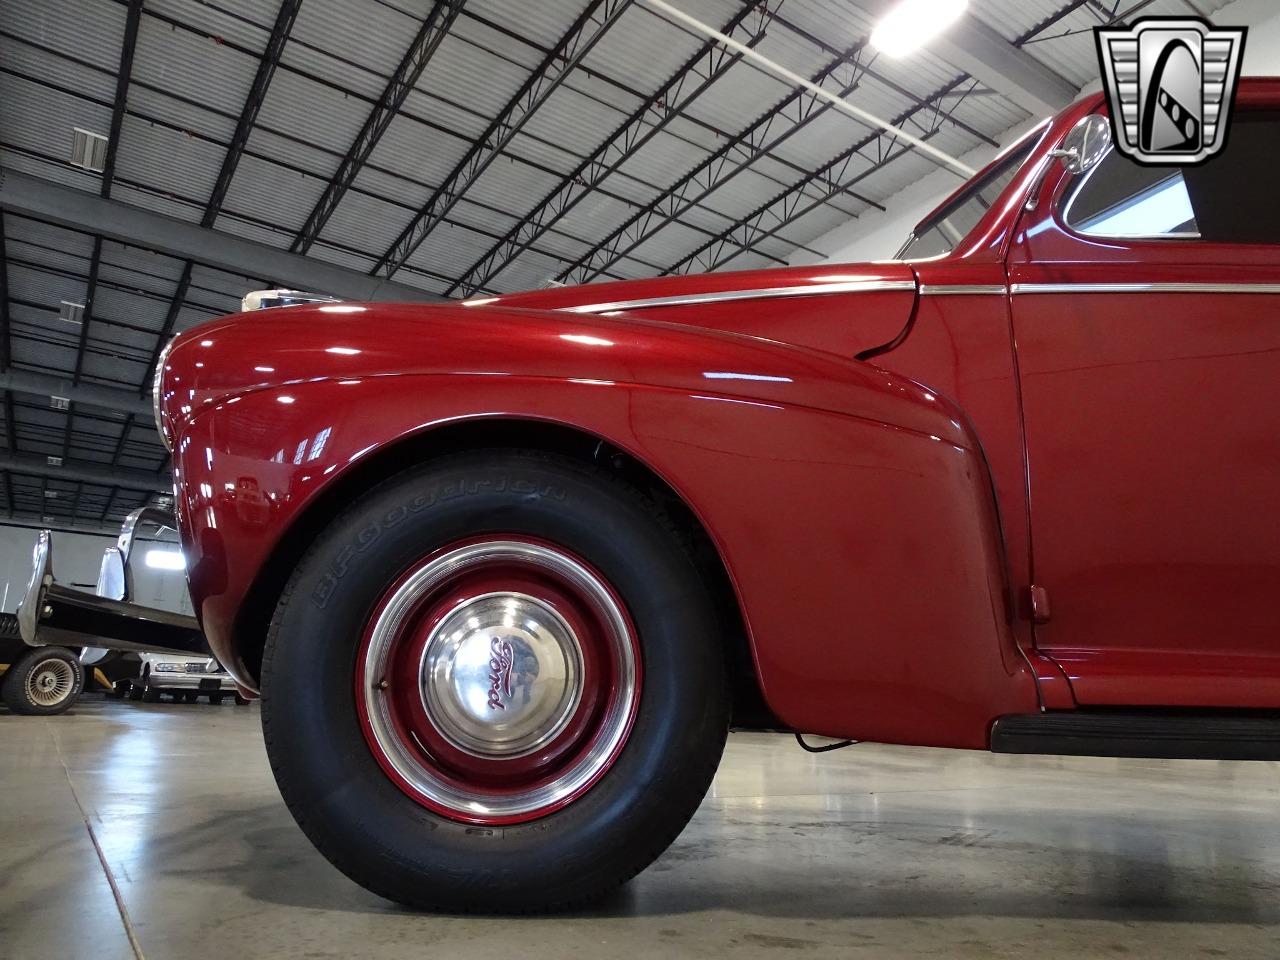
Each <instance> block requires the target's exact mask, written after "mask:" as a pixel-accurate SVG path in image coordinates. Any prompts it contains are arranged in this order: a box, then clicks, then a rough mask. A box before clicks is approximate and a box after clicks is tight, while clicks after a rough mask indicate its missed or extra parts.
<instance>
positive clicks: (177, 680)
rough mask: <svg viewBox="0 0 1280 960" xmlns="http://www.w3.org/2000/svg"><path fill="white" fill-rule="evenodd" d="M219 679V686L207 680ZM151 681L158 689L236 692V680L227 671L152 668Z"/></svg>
mask: <svg viewBox="0 0 1280 960" xmlns="http://www.w3.org/2000/svg"><path fill="white" fill-rule="evenodd" d="M210 680H214V681H217V687H214V686H213V684H211V683H208V682H207V681H210ZM149 681H150V683H151V686H153V687H155V688H156V689H157V690H199V691H201V692H203V693H209V692H215V693H216V692H218V691H221V692H223V693H235V692H236V691H237V689H238V688H237V687H236V682H235V681H234V680H232V679H231V675H230V674H227V673H183V672H182V671H156V670H152V671H151V674H150V677H149Z"/></svg>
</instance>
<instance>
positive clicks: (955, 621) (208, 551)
mask: <svg viewBox="0 0 1280 960" xmlns="http://www.w3.org/2000/svg"><path fill="white" fill-rule="evenodd" d="M503 324H510V325H509V326H508V327H507V331H508V333H509V334H510V338H509V339H508V342H507V344H506V348H505V350H502V351H499V350H497V349H496V348H495V347H494V346H493V345H492V344H491V343H490V342H489V340H490V338H491V337H496V336H497V333H496V331H495V330H494V329H492V328H491V329H484V328H485V327H486V326H487V324H486V322H485V321H482V320H480V318H479V317H478V316H477V318H476V327H477V328H480V329H478V330H477V329H473V334H472V335H471V336H464V335H463V334H462V333H460V332H458V331H452V332H451V336H449V337H445V338H442V339H441V340H440V341H439V342H438V344H437V347H438V349H437V350H436V363H435V369H434V370H432V369H424V368H423V364H424V363H426V361H424V360H423V359H422V358H415V357H405V358H404V362H403V364H402V366H404V367H408V368H410V372H401V373H398V374H391V373H383V372H379V373H372V374H371V373H368V372H367V371H368V369H369V368H368V367H359V368H357V367H356V366H355V365H354V364H353V365H351V366H349V367H348V368H347V370H346V371H345V372H344V375H342V376H340V377H334V376H332V374H330V375H329V376H320V375H319V374H318V372H317V371H316V370H315V369H312V370H306V367H307V364H308V363H309V362H313V361H314V359H315V358H314V357H312V358H311V360H307V359H306V358H305V357H304V356H303V354H304V353H306V350H305V349H304V346H303V345H301V344H299V343H298V342H297V341H296V340H295V341H293V342H287V341H285V342H282V345H281V346H279V347H278V348H276V349H273V350H271V351H269V352H262V353H260V355H259V359H260V362H259V363H258V364H257V365H258V366H274V367H276V368H277V369H276V371H275V372H276V373H279V372H280V368H282V367H284V368H286V369H289V370H290V372H292V373H293V374H294V375H293V376H288V377H287V378H286V379H285V381H284V382H278V383H274V384H270V385H258V384H250V385H249V386H247V387H242V388H240V389H239V390H236V389H228V388H216V387H211V386H209V384H208V381H205V386H204V388H203V389H202V388H201V387H200V382H201V381H200V378H199V377H198V376H196V375H195V374H196V373H197V372H198V370H202V369H206V368H194V367H193V366H191V364H193V363H195V362H205V361H194V360H191V359H190V355H191V354H194V353H196V352H197V351H210V352H208V353H200V354H199V355H201V356H206V357H213V356H214V353H213V351H215V349H216V345H217V343H218V342H219V341H222V342H223V343H224V344H225V342H226V339H227V335H228V331H226V330H223V331H221V332H218V331H211V332H209V334H208V335H207V336H205V337H203V339H206V340H213V341H214V343H215V346H212V347H199V346H198V344H199V342H200V341H196V347H195V349H193V350H191V351H187V352H186V355H185V356H184V355H183V354H176V355H175V365H174V369H173V371H172V373H173V374H175V375H176V377H178V378H181V377H190V378H191V380H192V381H193V382H194V384H195V385H196V389H195V390H194V391H193V394H194V395H192V396H190V397H188V398H187V399H188V400H189V401H195V404H196V409H195V410H194V411H193V413H192V414H191V415H188V416H186V417H185V418H184V419H181V423H180V427H179V429H178V432H177V434H176V437H175V439H176V441H177V444H178V449H177V476H178V477H179V481H180V488H181V494H182V496H181V501H180V505H179V506H180V520H181V525H182V532H183V540H184V544H185V545H186V547H187V550H188V553H189V561H190V563H191V567H190V570H189V576H190V580H191V587H192V594H193V599H194V600H195V602H196V604H197V609H198V610H199V612H200V616H201V619H202V622H203V624H204V627H205V630H206V633H207V634H208V636H209V639H210V643H211V645H212V646H213V647H214V649H215V650H216V652H217V653H218V654H219V656H220V658H221V659H222V660H223V662H224V663H227V664H228V665H229V666H232V667H233V669H238V668H237V660H236V657H235V644H236V637H235V629H236V621H237V615H238V613H239V607H240V604H241V603H242V602H243V599H244V597H245V595H246V594H247V592H248V591H249V589H250V587H251V586H252V584H253V582H254V578H255V577H256V575H257V573H258V571H260V570H261V569H263V566H264V564H266V562H267V560H268V558H269V557H270V555H271V551H272V550H273V549H274V548H275V546H276V545H277V544H278V543H279V542H280V540H281V538H282V537H283V536H284V535H285V533H286V532H287V531H288V530H289V529H290V528H291V526H292V524H293V523H295V522H297V520H298V518H299V517H300V516H302V515H303V514H304V513H305V512H306V510H307V508H308V506H309V505H310V504H312V503H314V502H316V498H318V497H319V496H321V494H322V492H323V491H324V490H326V489H327V488H328V487H329V485H330V484H332V483H335V482H338V481H339V480H340V479H341V478H342V477H344V476H345V475H346V474H347V473H348V471H351V470H354V469H357V468H358V467H359V465H360V461H361V460H362V459H364V458H367V457H372V456H378V455H380V451H382V450H385V449H391V448H393V447H394V445H396V444H398V443H400V442H403V441H405V440H406V439H407V438H410V437H421V436H422V435H424V434H428V435H429V433H430V431H432V430H436V429H439V428H441V427H443V426H446V425H457V424H459V423H465V422H467V421H472V420H481V419H495V418H499V419H508V420H516V421H544V422H553V423H556V424H560V425H563V426H566V427H570V428H572V429H575V430H578V431H581V432H583V433H585V434H588V435H590V436H593V437H598V438H600V439H601V440H605V441H607V442H608V443H610V444H612V445H614V446H616V447H617V448H618V449H620V450H623V451H626V452H627V453H629V454H630V455H631V456H633V457H635V458H636V459H637V460H639V461H640V462H641V463H643V464H645V465H646V466H647V467H648V468H649V469H650V470H652V471H653V472H654V473H656V474H657V475H658V476H659V477H661V478H662V479H663V480H664V481H665V482H666V483H667V484H669V485H670V487H671V488H672V489H673V490H674V491H675V492H676V493H677V495H679V496H680V497H681V498H682V499H683V500H684V501H685V503H686V504H687V505H688V506H689V508H690V509H691V510H692V511H693V513H694V514H695V515H696V516H697V517H698V518H699V520H700V521H701V522H702V523H703V525H704V526H705V528H706V530H707V532H708V534H709V535H710V537H711V539H712V541H713V542H714V544H715V545H716V548H717V550H718V551H719V553H720V556H721V558H722V560H723V562H724V565H725V568H726V570H727V572H728V574H729V576H730V579H731V581H732V583H733V585H734V587H735V590H736V591H737V595H738V598H739V601H740V604H741V608H742V612H743V617H744V620H745V622H746V624H747V627H748V631H749V635H750V641H751V644H752V650H753V652H754V655H755V658H756V662H757V666H758V669H759V673H760V678H761V683H762V687H763V690H764V693H765V697H766V699H767V701H768V703H769V705H770V707H771V708H772V709H773V710H774V712H775V713H776V714H777V716H778V717H779V718H780V719H781V720H782V721H783V722H785V723H787V724H789V725H791V726H793V727H795V728H797V729H802V730H808V731H812V732H817V733H829V734H832V735H846V736H856V737H860V738H863V739H876V740H886V741H893V742H915V743H939V744H952V745H957V746H983V745H985V740H986V735H987V730H988V729H989V725H990V722H991V720H992V719H994V717H996V716H998V715H1000V714H1003V713H1014V712H1020V711H1024V710H1028V709H1034V704H1035V693H1034V689H1033V682H1032V680H1031V679H1030V676H1029V675H1028V673H1027V671H1026V669H1025V666H1024V664H1023V662H1022V660H1021V658H1020V656H1019V654H1018V652H1017V651H1016V649H1015V648H1014V646H1013V643H1012V641H1011V639H1010V637H1009V633H1008V630H1007V623H1006V609H1005V608H1006V604H1005V598H1004V592H1003V591H1004V584H1003V577H1002V569H1001V559H1000V556H1001V555H1000V543H999V533H998V529H997V525H996V520H995V514H994V507H993V504H992V502H991V494H990V486H989V480H988V478H987V475H986V471H985V469H984V466H983V463H982V458H981V455H980V452H979V451H977V449H976V447H975V445H974V441H973V438H972V437H970V436H969V435H968V434H967V433H966V431H965V429H964V427H963V426H962V424H963V422H964V421H963V417H962V416H961V415H960V414H959V412H958V411H955V410H953V409H950V408H949V407H948V405H947V404H946V403H945V402H944V401H940V400H938V399H936V398H934V397H933V396H932V395H930V394H929V392H928V391H927V390H925V389H924V388H921V387H919V386H918V385H916V384H913V383H911V382H910V381H907V380H902V379H900V378H896V377H893V376H892V375H889V374H885V373H884V372H883V371H878V370H876V369H875V368H872V367H868V366H865V365H859V364H854V363H847V364H842V363H839V362H837V361H832V360H830V359H828V358H825V357H822V356H820V355H815V354H810V353H809V352H807V351H798V350H793V349H791V348H786V347H782V346H781V345H776V344H771V343H767V342H761V341H756V340H749V339H746V338H739V337H725V336H723V335H719V334H707V335H706V336H703V335H701V333H700V332H699V331H691V330H688V329H683V330H680V331H670V330H669V329H661V328H660V326H661V325H648V324H645V325H635V326H636V327H639V328H640V329H639V331H638V335H637V332H636V330H635V329H627V328H628V326H629V325H626V324H616V325H608V324H593V325H592V326H590V327H589V328H585V327H583V326H582V325H581V324H580V323H577V324H574V325H572V326H569V325H566V324H565V323H564V321H563V320H560V319H559V318H556V321H555V322H553V323H550V324H548V325H546V326H540V325H537V324H535V325H534V326H535V327H536V328H538V329H540V331H541V333H540V336H541V337H542V338H544V339H543V340H541V341H540V340H539V339H538V338H537V337H534V338H533V339H532V340H531V341H527V342H526V341H523V340H520V338H519V337H518V336H517V335H516V334H517V332H518V331H519V324H516V323H514V322H512V321H511V318H509V317H508V318H503ZM655 327H659V329H655ZM298 333H299V336H301V332H300V331H298ZM436 333H437V334H439V333H440V331H439V329H437V330H436ZM565 333H567V334H568V338H566V337H564V336H561V334H565ZM628 334H631V335H628ZM548 336H550V337H554V340H555V342H554V343H548V342H547V341H546V339H545V338H547V337H548ZM597 341H608V342H607V343H604V342H597ZM277 342H280V341H277ZM361 343H362V341H361V340H358V339H355V338H354V337H353V336H352V335H350V334H349V335H348V336H346V337H345V338H344V339H343V340H342V341H341V342H338V341H336V340H333V341H332V342H331V345H333V346H339V347H344V348H345V349H346V350H361V351H362V352H361V353H337V354H329V356H330V357H336V358H337V359H336V360H335V361H332V362H330V364H329V366H330V367H333V366H337V365H339V364H341V363H344V362H346V361H348V360H358V359H360V358H362V357H364V356H365V354H364V352H363V350H364V347H363V346H360V344H361ZM619 347H621V348H622V349H617V348H619ZM312 349H322V348H312ZM381 350H382V348H381V347H378V348H374V347H370V352H371V353H373V352H381ZM469 354H473V355H474V359H473V361H472V363H471V364H469V365H468V364H467V363H466V362H465V360H464V358H465V357H466V356H467V355H469ZM712 361H716V362H715V364H714V365H712ZM468 366H469V367H470V369H467V368H468ZM414 367H416V369H413V368H414ZM304 371H305V372H304ZM361 371H364V372H361ZM706 373H714V374H736V375H737V376H721V377H706V376H703V375H704V374H706ZM179 382H180V381H179ZM464 493H465V491H451V490H424V491H423V498H422V504H423V507H424V508H425V507H427V506H429V505H430V504H431V503H433V502H435V501H436V500H438V499H440V498H442V497H447V496H456V495H462V494H464ZM535 493H537V492H535ZM400 519H403V518H398V517H387V518H384V525H386V526H389V525H392V524H394V523H396V522H398V521H399V520H400ZM379 532H380V530H374V529H371V530H370V531H369V532H368V534H367V537H368V539H369V540H372V539H376V537H377V536H378V534H379ZM359 547H360V544H355V545H353V549H359ZM302 602H310V603H317V604H321V605H323V604H325V603H328V602H330V598H329V597H328V596H327V595H326V592H325V587H324V583H323V582H321V583H318V584H316V585H313V587H312V588H311V592H310V594H309V595H308V596H307V597H306V598H304V599H303V601H302ZM239 679H241V680H242V681H244V680H246V679H249V678H247V677H245V676H244V674H243V670H240V672H239Z"/></svg>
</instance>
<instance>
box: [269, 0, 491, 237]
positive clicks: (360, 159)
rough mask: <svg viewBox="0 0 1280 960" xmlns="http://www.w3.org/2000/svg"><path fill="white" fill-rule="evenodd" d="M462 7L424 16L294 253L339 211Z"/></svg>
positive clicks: (458, 0)
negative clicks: (343, 199)
mask: <svg viewBox="0 0 1280 960" xmlns="http://www.w3.org/2000/svg"><path fill="white" fill-rule="evenodd" d="M464 3H466V0H436V3H435V5H434V6H433V7H432V8H431V12H430V13H428V14H427V18H426V20H424V21H423V22H422V26H421V28H419V30H418V33H417V35H416V36H415V37H414V38H413V42H412V43H411V44H409V50H408V52H407V53H405V55H404V58H403V59H402V60H401V61H400V66H398V67H397V68H396V72H395V73H394V74H392V76H391V79H390V80H388V81H387V86H386V89H384V90H383V91H382V96H380V97H379V98H378V102H377V103H375V104H374V105H373V109H372V110H371V111H370V112H369V116H368V117H367V118H366V119H365V122H364V126H363V127H361V128H360V132H359V133H358V134H356V138H355V140H354V141H353V142H352V144H351V148H350V149H349V150H348V151H347V153H346V156H344V157H343V158H342V162H341V163H339V164H338V170H337V172H336V173H334V175H333V178H332V179H331V180H330V181H329V185H328V186H327V187H325V191H324V193H323V194H322V195H321V197H320V199H319V200H318V201H316V205H315V208H314V209H312V211H311V213H310V215H309V216H308V217H307V222H306V223H304V224H303V225H302V229H301V230H300V231H299V232H298V236H297V238H296V239H295V240H294V241H293V245H292V246H290V247H289V249H290V250H292V251H293V252H294V253H306V252H307V251H308V250H310V249H311V245H312V244H313V243H315V242H316V240H317V239H319V237H320V232H321V231H322V230H324V225H325V224H326V223H328V222H329V218H330V217H331V216H333V211H334V210H336V209H337V208H338V204H339V203H341V202H342V198H343V197H345V196H346V195H347V190H348V189H350V187H351V184H352V183H354V182H355V179H356V174H358V173H359V172H360V170H361V168H363V167H364V164H365V161H366V160H368V159H369V154H371V153H373V148H374V147H376V146H377V145H378V141H379V140H381V139H382V135H383V134H384V133H386V130H387V127H388V126H390V125H391V121H392V119H393V118H394V117H395V115H396V114H397V113H399V112H400V107H401V106H402V105H403V104H404V101H405V98H406V97H408V96H409V91H411V90H412V89H413V88H414V87H415V86H416V85H417V83H418V79H419V78H420V77H421V76H422V71H423V70H425V69H426V68H427V64H428V63H430V62H431V58H432V57H433V56H435V52H436V48H438V47H439V46H440V41H442V40H443V39H444V38H445V37H446V36H447V35H448V33H449V28H450V27H452V26H453V21H454V20H456V19H457V17H458V14H459V13H461V12H462V6H463V4H464Z"/></svg>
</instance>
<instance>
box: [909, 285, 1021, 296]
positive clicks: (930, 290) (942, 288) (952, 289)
mask: <svg viewBox="0 0 1280 960" xmlns="http://www.w3.org/2000/svg"><path fill="white" fill-rule="evenodd" d="M1005 293H1006V290H1005V287H1004V284H1002V283H926V284H923V285H922V286H921V287H920V296H922V297H955V296H964V295H973V296H1000V297H1003V296H1004V295H1005Z"/></svg>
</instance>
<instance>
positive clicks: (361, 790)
mask: <svg viewBox="0 0 1280 960" xmlns="http://www.w3.org/2000/svg"><path fill="white" fill-rule="evenodd" d="M657 517H658V511H657V510H656V509H655V508H654V506H653V504H651V503H650V502H648V500H647V499H646V498H645V497H643V496H642V495H641V494H640V493H639V492H637V491H636V490H634V489H632V488H631V487H629V486H627V485H625V484H623V483H621V482H620V481H618V480H617V479H616V478H614V477H611V476H609V475H607V474H605V473H604V472H603V471H600V470H597V469H595V468H594V467H592V466H590V465H587V464H583V463H579V462H577V461H574V460H569V459H561V458H557V457H550V456H545V455H541V454H536V453H523V452H514V451H484V452H477V453H470V454H465V455H458V456H453V457H449V458H447V459H441V460H438V461H432V462H431V463H428V464H425V465H423V466H421V467H419V468H416V469H414V470H411V471H408V472H406V473H403V474H400V475H399V476H397V477H395V478H393V479H391V480H389V481H387V482H385V483H383V484H381V485H380V486H378V487H376V488H375V489H373V490H371V491H369V492H368V493H367V494H366V495H364V496H363V497H362V498H360V499H359V500H358V501H357V502H356V503H354V504H353V505H352V506H351V507H350V508H349V509H348V510H347V511H346V512H345V513H344V514H342V515H341V516H340V517H338V518H337V519H335V520H334V521H333V523H332V524H331V525H330V526H329V527H328V528H327V529H326V530H325V531H324V532H323V533H322V534H321V536H320V537H319V539H318V540H317V542H316V543H315V545H314V546H313V547H312V549H311V550H310V551H309V552H308V554H307V556H306V557H305V558H304V560H303V561H302V563H301V564H300V565H299V567H298V569H297V571H296V572H295V574H294V576H293V578H292V579H291V581H290V583H289V585H288V586H287V587H286V589H285V592H284V594H283V596H282V598H281V601H280V604H279V606H278V608H277V610H276V613H275V616H274V618H273V620H272V623H271V627H270V630H269V633H268V637H267V645H266V650H265V651H264V657H263V677H262V687H263V689H262V694H263V696H262V720H263V729H264V732H265V735H266V743H267V752H268V755H269V757H270V760H271V766H272V769H273V770H274V772H275V775H276V780H277V782H278V783H279V785H280V790H281V792H282V793H283V795H284V798H285V802H286V803H287V804H288V806H289V809H290V810H291V811H292V813H293V815H294V817H295V818H296V819H297V821H298V823H299V825H300V826H301V827H302V828H303V830H304V831H306V833H307V835H308V836H309V837H310V838H311V840H312V842H314V843H315V845H316V846H317V848H319V850H320V851H321V852H322V853H323V854H324V855H325V856H326V857H328V858H329V860H331V861H332V862H333V863H334V864H335V865H336V866H337V867H338V868H339V869H341V870H342V871H344V872H345V873H346V874H347V875H348V876H350V877H351V878H352V879H353V880H355V881H356V882H358V883H360V884H362V885H364V886H365V887H367V888H369V889H370V890H372V891H374V892H375V893H378V894H380V895H382V896H384V897H387V898H389V899H392V900H397V901H400V902H402V903H406V904H410V905H413V906H418V907H426V908H435V909H446V910H478V911H486V912H527V911H534V910H545V909H549V908H553V907H559V906H566V905H569V904H573V903H577V902H580V901H583V900H586V899H589V898H591V897H593V896H597V895H599V894H601V893H603V892H605V891H607V890H609V889H610V888H612V887H614V886H616V885H617V884H619V883H622V882H624V881H625V880H627V879H628V878H630V877H631V876H633V875H634V874H635V873H637V872H638V871H640V870H642V869H643V868H644V867H645V866H647V865H648V864H649V863H650V862H651V861H652V860H653V859H654V858H656V857H657V856H658V855H659V854H660V853H661V852H662V851H663V850H664V849H665V848H666V847H667V845H668V844H669V843H670V842H671V841H672V840H673V839H674V838H675V836H676V835H677V834H678V833H679V832H680V830H681V829H682V828H683V827H684V825H685V824H686V823H687V822H688V820H689V818H690V817H691V816H692V815H693V812H694V810H695V809H696V808H697V806H698V803H699V802H700V801H701V799H702V797H703V795H704V794H705V792H706V789H707V787H708V785H709V784H710V781H711V777H712V775H713V774H714V772H715V767H716V764H717V762H718V761H719V758H720V753H721V750H722V749H723V746H724V737H725V731H726V729H727V726H728V716H729V705H728V695H727V692H726V682H725V677H724V666H723V655H722V651H721V647H720V644H719V642H718V638H717V636H716V632H715V630H716V628H715V618H714V615H713V612H712V610H711V609H710V607H709V604H708V600H707V595H706V591H705V589H704V587H703V584H702V582H701V580H700V578H699V575H698V572H697V570H696V569H695V567H694V565H693V564H692V562H691V561H690V559H689V558H688V556H687V555H686V554H685V552H684V550H683V548H682V547H681V545H680V542H679V540H678V538H677V537H676V536H675V535H674V534H673V533H672V532H671V531H670V530H668V529H667V528H666V527H665V526H664V525H663V523H662V522H661V521H660V520H658V519H656V518H657Z"/></svg>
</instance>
